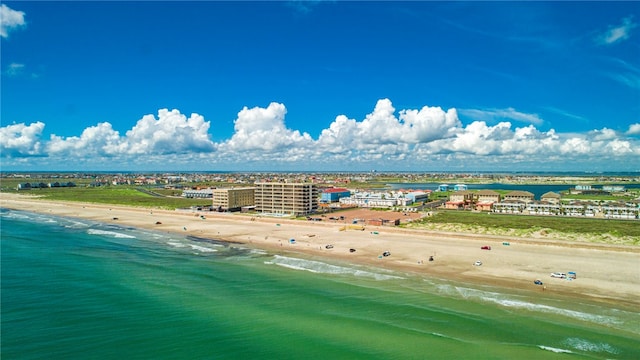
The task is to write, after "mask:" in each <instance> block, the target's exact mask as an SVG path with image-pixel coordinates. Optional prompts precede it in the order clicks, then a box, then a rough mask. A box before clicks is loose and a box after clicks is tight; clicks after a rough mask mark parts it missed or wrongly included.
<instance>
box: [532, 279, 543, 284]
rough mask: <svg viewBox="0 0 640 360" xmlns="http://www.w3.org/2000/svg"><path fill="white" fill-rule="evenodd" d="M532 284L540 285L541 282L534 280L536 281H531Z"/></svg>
mask: <svg viewBox="0 0 640 360" xmlns="http://www.w3.org/2000/svg"><path fill="white" fill-rule="evenodd" d="M533 283H534V284H536V285H542V280H540V279H536V280H534V281H533Z"/></svg>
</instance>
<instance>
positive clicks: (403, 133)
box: [318, 99, 461, 152]
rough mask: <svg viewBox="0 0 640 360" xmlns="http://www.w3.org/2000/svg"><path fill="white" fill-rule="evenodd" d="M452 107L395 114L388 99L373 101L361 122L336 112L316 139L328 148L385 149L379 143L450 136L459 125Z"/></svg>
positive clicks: (426, 140)
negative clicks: (337, 114) (374, 103)
mask: <svg viewBox="0 0 640 360" xmlns="http://www.w3.org/2000/svg"><path fill="white" fill-rule="evenodd" d="M460 124H461V123H460V120H459V119H458V115H457V112H456V110H455V109H449V110H448V111H446V112H445V111H444V110H442V109H441V108H439V107H429V106H424V107H423V108H422V109H420V110H416V109H405V110H401V111H400V112H399V117H396V116H395V108H394V107H393V104H392V103H391V101H390V100H389V99H381V100H378V102H377V103H376V106H375V108H374V109H373V112H372V113H370V114H368V115H366V117H365V119H364V120H363V121H361V122H357V121H356V120H353V119H349V118H347V116H346V115H339V116H338V117H336V119H335V121H334V122H333V123H331V125H330V126H329V128H328V129H325V130H323V131H322V133H321V134H320V138H319V139H318V143H319V145H320V146H322V148H323V149H327V150H328V151H332V152H336V151H345V150H346V149H345V148H356V149H359V150H365V149H386V150H387V151H389V147H388V146H387V147H382V145H389V144H417V143H421V142H429V141H432V140H435V139H440V138H448V137H451V136H453V134H454V133H455V132H456V129H457V128H459V127H460Z"/></svg>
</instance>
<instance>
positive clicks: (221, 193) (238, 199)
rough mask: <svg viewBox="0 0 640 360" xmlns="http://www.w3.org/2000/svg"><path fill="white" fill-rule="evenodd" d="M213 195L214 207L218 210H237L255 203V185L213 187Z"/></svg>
mask: <svg viewBox="0 0 640 360" xmlns="http://www.w3.org/2000/svg"><path fill="white" fill-rule="evenodd" d="M212 196H213V202H212V206H213V209H214V210H218V211H237V210H240V209H242V207H245V206H253V205H254V204H255V188H253V187H245V188H222V189H213V193H212Z"/></svg>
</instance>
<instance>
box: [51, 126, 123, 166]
mask: <svg viewBox="0 0 640 360" xmlns="http://www.w3.org/2000/svg"><path fill="white" fill-rule="evenodd" d="M120 143H121V139H120V134H119V133H118V132H117V131H115V130H113V128H112V127H111V124H109V123H100V124H98V125H96V126H91V127H88V128H86V129H84V131H82V134H81V135H80V136H79V137H78V136H71V137H68V138H62V137H60V136H57V135H51V139H50V141H49V143H48V145H47V152H48V153H49V154H51V155H59V156H66V157H70V158H79V157H85V156H87V155H90V156H112V155H116V154H117V149H118V148H119V146H120Z"/></svg>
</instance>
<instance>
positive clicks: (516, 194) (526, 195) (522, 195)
mask: <svg viewBox="0 0 640 360" xmlns="http://www.w3.org/2000/svg"><path fill="white" fill-rule="evenodd" d="M533 197H534V195H533V193H530V192H528V191H520V190H515V191H511V192H508V193H506V194H505V195H504V201H521V202H524V203H529V202H531V201H533Z"/></svg>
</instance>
